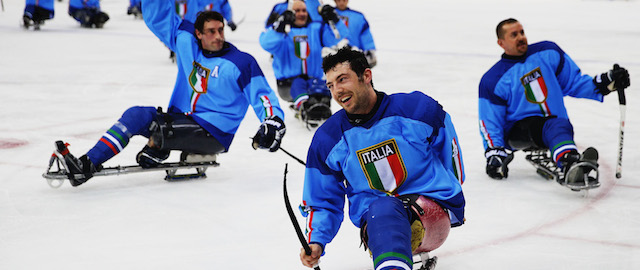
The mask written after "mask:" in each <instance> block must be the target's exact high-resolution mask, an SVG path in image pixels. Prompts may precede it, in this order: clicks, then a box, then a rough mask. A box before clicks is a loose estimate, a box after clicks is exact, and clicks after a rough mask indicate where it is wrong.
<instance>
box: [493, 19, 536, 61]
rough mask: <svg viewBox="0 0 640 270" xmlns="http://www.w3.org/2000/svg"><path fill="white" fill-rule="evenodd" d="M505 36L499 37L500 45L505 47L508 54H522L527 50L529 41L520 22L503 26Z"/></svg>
mask: <svg viewBox="0 0 640 270" xmlns="http://www.w3.org/2000/svg"><path fill="white" fill-rule="evenodd" d="M502 29H503V30H504V36H503V37H502V38H499V39H498V45H500V47H502V48H503V49H504V52H505V53H506V54H507V55H513V56H520V55H524V54H525V53H526V52H527V48H528V46H529V45H528V41H527V36H526V35H525V34H524V29H523V28H522V25H521V24H520V23H519V22H516V23H509V24H505V25H503V26H502Z"/></svg>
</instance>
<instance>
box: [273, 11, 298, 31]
mask: <svg viewBox="0 0 640 270" xmlns="http://www.w3.org/2000/svg"><path fill="white" fill-rule="evenodd" d="M295 20H296V15H295V14H293V11H291V10H286V11H285V12H284V13H282V15H280V17H279V18H278V20H277V21H276V22H275V23H273V29H276V31H277V32H280V33H284V28H285V27H286V26H287V25H292V24H293V22H295Z"/></svg>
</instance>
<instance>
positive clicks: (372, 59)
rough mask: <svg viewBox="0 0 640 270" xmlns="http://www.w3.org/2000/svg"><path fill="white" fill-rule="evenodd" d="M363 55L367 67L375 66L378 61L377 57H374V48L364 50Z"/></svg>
mask: <svg viewBox="0 0 640 270" xmlns="http://www.w3.org/2000/svg"><path fill="white" fill-rule="evenodd" d="M364 57H365V58H367V62H368V63H369V67H375V66H376V64H377V63H378V58H376V50H368V51H366V52H364Z"/></svg>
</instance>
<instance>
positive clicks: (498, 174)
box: [484, 147, 513, 179]
mask: <svg viewBox="0 0 640 270" xmlns="http://www.w3.org/2000/svg"><path fill="white" fill-rule="evenodd" d="M484 157H485V158H487V175H489V177H491V178H493V179H502V178H507V176H509V168H508V167H507V165H509V163H510V162H511V160H513V155H512V154H508V153H507V151H505V150H504V148H502V147H498V148H487V151H485V152H484Z"/></svg>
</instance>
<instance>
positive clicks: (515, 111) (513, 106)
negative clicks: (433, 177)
mask: <svg viewBox="0 0 640 270" xmlns="http://www.w3.org/2000/svg"><path fill="white" fill-rule="evenodd" d="M592 80H593V78H592V77H591V76H588V75H583V74H582V73H581V71H580V68H579V67H578V66H577V65H576V64H575V63H574V62H573V60H571V58H570V57H569V55H567V54H566V53H565V52H564V51H563V50H562V49H561V48H560V47H559V46H558V45H556V44H555V43H553V42H550V41H543V42H539V43H535V44H531V45H529V48H528V50H527V53H526V54H525V55H523V56H521V57H510V56H507V55H505V54H503V55H502V59H500V61H498V63H496V64H495V65H494V66H493V67H492V68H491V69H489V71H487V73H485V74H484V76H482V79H481V81H480V86H479V104H478V109H479V116H480V133H481V135H482V138H483V143H484V147H485V149H486V148H488V147H505V148H509V147H508V145H506V143H505V140H504V138H505V136H506V135H507V134H506V133H507V132H508V131H509V130H510V129H511V127H513V124H514V123H515V122H517V121H518V120H521V119H524V118H526V117H530V116H554V117H560V118H566V119H568V118H569V117H568V115H567V111H566V108H565V106H564V100H563V97H564V96H572V97H578V98H588V99H593V100H597V101H602V100H603V96H602V94H600V93H598V92H597V91H596V86H595V84H594V83H593V81H592Z"/></svg>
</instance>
